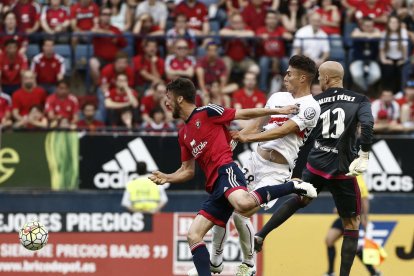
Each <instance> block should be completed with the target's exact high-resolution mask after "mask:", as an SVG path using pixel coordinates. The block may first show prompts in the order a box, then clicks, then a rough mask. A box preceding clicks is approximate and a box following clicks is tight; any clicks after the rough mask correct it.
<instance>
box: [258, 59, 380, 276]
mask: <svg viewBox="0 0 414 276" xmlns="http://www.w3.org/2000/svg"><path fill="white" fill-rule="evenodd" d="M343 76H344V69H343V67H342V65H341V64H340V63H338V62H333V61H327V62H325V63H323V64H322V65H321V66H320V67H319V83H320V86H321V89H322V91H324V92H323V93H321V94H319V95H317V96H315V99H316V100H317V101H318V102H319V104H320V106H321V116H320V117H319V120H318V123H317V126H316V127H315V128H314V129H313V131H312V134H311V135H312V138H313V139H311V140H312V141H313V143H314V145H313V148H312V149H311V151H310V153H309V156H308V160H307V161H308V162H307V164H306V168H305V169H304V170H303V173H302V180H303V181H306V182H310V183H312V184H313V185H314V186H315V188H316V189H317V190H318V193H319V192H320V191H321V190H322V189H323V188H326V189H328V190H329V191H330V193H331V194H332V196H333V199H334V201H335V205H336V208H337V209H338V213H339V216H340V217H341V219H342V223H343V226H344V234H343V242H342V248H341V268H340V276H347V275H349V273H350V271H351V267H352V263H353V261H354V257H355V254H356V251H357V246H358V229H359V224H360V207H361V195H360V191H359V187H358V184H357V181H356V178H355V177H356V176H357V175H360V174H362V173H363V172H365V171H366V170H367V167H368V157H369V151H370V147H371V143H372V138H373V125H374V120H373V117H372V112H371V104H370V102H369V100H368V98H367V97H366V96H364V95H362V94H358V93H355V92H353V91H349V90H346V89H344V88H343ZM359 126H360V127H361V135H360V149H359V151H358V150H357V147H356V143H357V130H358V127H359ZM310 201H311V199H309V198H305V197H301V196H296V197H294V198H290V199H289V200H287V201H286V202H284V204H283V205H282V206H281V207H280V208H279V209H278V210H276V212H275V213H274V214H273V215H272V217H271V218H270V220H269V221H268V222H267V223H266V224H265V225H264V226H263V228H262V229H261V230H260V231H259V232H258V233H256V235H255V249H256V251H261V249H262V245H263V240H264V239H265V238H266V236H267V235H268V234H269V233H270V232H271V231H272V230H273V229H275V228H277V227H279V226H280V225H281V224H282V223H283V222H285V221H286V220H287V219H288V218H289V217H290V216H292V215H293V214H294V213H295V212H296V211H297V210H298V209H300V208H303V207H305V206H306V205H307V204H309V202H310Z"/></svg>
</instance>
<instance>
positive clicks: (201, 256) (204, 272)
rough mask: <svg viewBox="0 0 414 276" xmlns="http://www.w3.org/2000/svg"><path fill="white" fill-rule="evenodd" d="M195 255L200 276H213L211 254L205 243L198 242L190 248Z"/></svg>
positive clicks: (194, 260)
mask: <svg viewBox="0 0 414 276" xmlns="http://www.w3.org/2000/svg"><path fill="white" fill-rule="evenodd" d="M190 250H191V254H193V262H194V265H195V267H196V269H197V272H198V276H211V272H210V254H208V250H207V247H206V245H205V243H204V242H198V243H195V244H193V245H191V246H190Z"/></svg>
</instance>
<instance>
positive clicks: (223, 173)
mask: <svg viewBox="0 0 414 276" xmlns="http://www.w3.org/2000/svg"><path fill="white" fill-rule="evenodd" d="M238 189H243V190H247V188H246V179H245V178H244V174H243V172H242V171H241V170H240V168H239V166H237V165H236V163H230V164H227V165H224V166H221V167H220V168H219V169H218V177H217V180H216V182H215V183H214V188H213V191H212V193H211V194H210V196H209V197H208V199H207V200H206V201H205V202H204V203H203V206H202V207H201V210H200V212H198V214H200V215H202V216H203V217H205V218H206V219H208V220H210V221H211V222H213V223H214V224H216V225H218V226H221V227H226V224H227V221H228V220H229V219H230V217H231V214H232V213H233V211H234V208H233V206H231V204H230V202H229V201H228V200H227V197H228V196H229V195H230V194H231V193H232V192H234V191H235V190H238Z"/></svg>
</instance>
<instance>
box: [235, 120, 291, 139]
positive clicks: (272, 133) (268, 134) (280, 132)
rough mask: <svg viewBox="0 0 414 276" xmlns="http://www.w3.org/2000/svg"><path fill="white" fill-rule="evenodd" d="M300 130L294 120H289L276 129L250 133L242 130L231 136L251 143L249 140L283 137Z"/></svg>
mask: <svg viewBox="0 0 414 276" xmlns="http://www.w3.org/2000/svg"><path fill="white" fill-rule="evenodd" d="M297 131H299V127H298V125H297V124H296V123H295V122H294V121H293V120H288V121H286V123H284V124H283V125H282V126H280V127H278V128H274V129H269V130H266V131H263V132H260V133H248V134H244V133H242V132H237V131H236V132H232V133H231V137H232V138H233V140H236V141H239V142H242V143H249V142H264V141H270V140H274V139H278V138H281V137H285V136H286V135H288V134H290V133H294V132H297Z"/></svg>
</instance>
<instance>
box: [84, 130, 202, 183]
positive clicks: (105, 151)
mask: <svg viewBox="0 0 414 276" xmlns="http://www.w3.org/2000/svg"><path fill="white" fill-rule="evenodd" d="M138 161H145V162H146V163H147V170H148V171H154V170H158V169H159V170H162V171H166V172H173V171H175V170H176V169H177V168H179V166H180V162H181V161H180V149H179V146H178V142H177V137H176V136H173V137H169V136H166V137H161V136H144V137H136V136H118V135H110V136H93V135H85V136H83V137H82V138H81V139H80V188H81V189H124V188H125V184H126V183H128V181H130V180H132V179H134V178H136V177H137V173H136V169H137V162H138ZM200 177H201V178H202V175H200V174H197V175H196V177H195V179H193V180H192V181H189V182H188V183H183V184H182V185H179V187H175V186H174V185H173V186H172V187H171V188H170V189H193V190H194V189H196V188H197V186H196V183H199V184H198V185H199V186H198V187H199V188H200V189H203V188H204V187H202V185H201V184H200V183H203V181H202V180H200V181H199V179H200Z"/></svg>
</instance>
